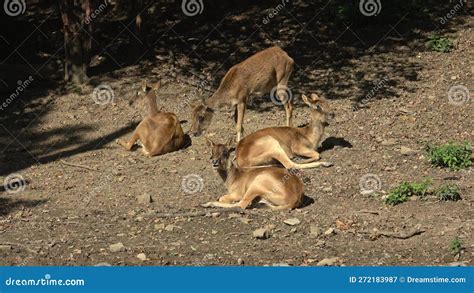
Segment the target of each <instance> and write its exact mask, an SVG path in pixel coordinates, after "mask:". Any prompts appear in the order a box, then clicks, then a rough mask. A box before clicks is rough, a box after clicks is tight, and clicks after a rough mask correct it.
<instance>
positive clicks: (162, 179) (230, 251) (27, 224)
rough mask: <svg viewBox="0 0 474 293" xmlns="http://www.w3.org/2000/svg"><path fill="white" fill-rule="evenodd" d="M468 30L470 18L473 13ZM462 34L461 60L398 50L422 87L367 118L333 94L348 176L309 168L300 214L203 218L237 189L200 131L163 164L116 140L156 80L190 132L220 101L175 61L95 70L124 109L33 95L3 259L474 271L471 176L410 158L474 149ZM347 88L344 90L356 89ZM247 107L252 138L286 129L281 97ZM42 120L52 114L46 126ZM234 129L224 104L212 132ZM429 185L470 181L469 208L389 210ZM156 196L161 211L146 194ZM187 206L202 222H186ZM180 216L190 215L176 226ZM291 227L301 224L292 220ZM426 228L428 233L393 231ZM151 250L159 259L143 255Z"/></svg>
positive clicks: (303, 114)
mask: <svg viewBox="0 0 474 293" xmlns="http://www.w3.org/2000/svg"><path fill="white" fill-rule="evenodd" d="M469 20H470V21H468V22H470V23H472V17H471V18H469ZM455 37H456V42H457V43H456V46H455V48H454V50H453V52H451V53H450V54H443V53H437V52H430V51H424V50H423V51H415V50H409V49H407V48H400V50H399V51H396V50H395V51H391V52H387V53H385V54H384V55H383V58H385V59H386V60H389V61H386V62H387V63H386V64H394V63H396V62H399V65H400V66H401V67H403V65H404V64H405V63H406V64H415V65H416V74H417V78H416V79H413V80H410V79H407V78H405V77H399V76H385V77H384V78H385V79H386V82H387V84H388V85H390V84H391V82H396V83H397V84H398V83H403V84H404V86H403V87H397V86H395V87H390V89H391V90H390V92H387V91H383V90H381V91H380V92H378V93H377V95H378V96H379V98H377V99H371V100H370V101H367V102H366V103H362V104H361V107H360V108H359V109H358V110H356V111H353V109H352V108H353V105H354V104H353V100H352V99H350V98H348V99H331V101H332V102H331V106H332V107H333V109H334V112H335V114H336V118H335V120H334V121H333V123H331V125H330V126H329V127H328V128H327V132H326V134H325V142H323V152H322V153H321V156H322V159H323V160H326V161H330V162H332V163H334V166H332V167H330V168H321V169H310V170H304V171H303V172H302V174H301V177H302V179H303V181H304V183H305V189H306V192H305V195H306V196H307V197H308V198H309V199H310V200H308V201H307V205H306V206H304V207H303V208H301V209H296V210H293V211H284V212H272V211H269V210H265V209H258V210H249V211H247V212H245V213H240V212H232V213H227V212H219V213H213V209H204V208H201V207H200V206H199V205H200V204H202V203H204V202H207V201H209V200H214V199H217V198H218V197H219V196H220V195H223V194H224V193H225V188H224V185H223V182H221V179H220V178H219V177H218V176H217V174H215V173H214V172H213V170H212V168H211V164H210V162H209V157H210V150H209V148H208V147H207V146H206V143H205V139H204V137H197V138H195V137H193V138H192V143H191V145H190V146H188V147H187V148H185V149H183V150H180V151H177V152H174V153H170V154H166V155H163V156H159V157H154V158H146V157H144V156H143V154H142V153H141V152H140V151H139V150H135V151H133V152H126V151H125V150H123V149H121V148H119V147H118V145H116V143H115V139H117V138H119V137H120V138H126V137H128V136H129V135H130V134H131V131H132V130H133V126H135V125H136V123H138V122H139V121H140V119H141V117H142V115H143V113H145V110H144V107H143V105H142V103H137V104H135V105H133V106H129V101H130V100H131V99H134V98H135V96H134V93H135V92H136V90H137V89H138V85H139V83H140V81H141V80H142V79H143V78H144V77H145V76H146V77H147V78H148V79H149V80H151V81H154V80H157V79H159V78H165V77H166V79H167V83H166V84H164V85H163V87H162V89H161V90H160V93H159V95H158V98H157V101H158V104H159V107H161V108H162V109H163V110H165V111H169V112H174V113H176V114H177V115H178V117H179V118H180V119H181V120H183V124H182V126H183V129H184V130H185V131H187V130H188V129H189V127H190V122H189V120H190V118H191V117H190V107H191V104H192V102H193V101H194V99H195V98H196V97H198V96H207V95H208V93H207V92H204V93H203V92H202V91H200V90H198V89H196V87H194V86H192V85H190V84H189V83H188V82H180V80H181V81H184V80H186V77H183V78H181V79H180V78H179V76H177V77H173V78H171V77H169V75H168V73H169V72H170V71H172V66H173V65H172V64H169V63H164V64H162V66H161V67H159V68H155V69H154V70H153V71H150V72H148V73H147V74H146V75H143V74H142V75H140V74H138V72H140V70H141V69H142V68H141V66H140V65H135V66H128V67H126V68H123V69H120V70H116V71H115V72H114V74H113V75H110V74H108V75H107V74H104V75H99V76H96V77H95V80H94V81H95V82H96V83H97V84H99V83H102V84H108V85H109V86H110V87H111V88H112V89H113V91H114V99H113V100H111V101H110V103H106V104H104V105H98V104H96V103H95V102H94V100H93V98H92V92H93V89H94V87H93V86H89V87H87V88H83V89H81V90H80V92H79V93H74V92H72V91H66V92H59V91H46V92H45V93H43V94H42V96H41V98H38V99H36V100H34V102H27V101H26V102H25V104H26V106H25V111H24V112H23V114H22V115H25V116H26V117H27V118H28V119H27V122H24V120H21V121H19V122H18V124H10V125H9V126H8V127H5V126H4V125H3V124H2V128H3V129H2V136H1V139H2V149H3V152H2V153H1V154H0V156H1V162H2V163H1V165H2V166H1V169H2V173H1V174H2V175H3V176H1V177H0V179H1V180H2V181H3V180H4V179H5V178H6V177H7V175H9V174H19V175H21V177H23V178H24V179H25V181H26V182H27V184H25V186H24V188H23V190H21V191H20V192H16V193H9V192H7V190H5V189H6V188H5V187H4V188H3V189H4V190H0V265H14V266H20V265H28V266H32V265H96V264H105V263H106V264H110V265H114V266H116V265H119V266H121V265H242V264H243V265H259V266H260V265H270V266H272V265H292V266H302V265H316V264H317V263H318V262H319V261H321V260H323V259H326V258H335V257H337V259H335V260H333V261H332V262H331V264H333V265H448V264H450V263H453V262H464V264H467V265H474V233H473V226H474V217H473V204H474V185H473V184H474V173H473V168H472V167H471V168H468V169H465V170H461V171H450V170H448V169H440V168H434V167H432V166H431V165H430V164H429V163H428V162H427V159H426V158H425V157H424V155H423V152H422V151H420V152H417V153H414V154H410V155H403V154H401V152H400V148H401V147H402V146H404V147H409V148H411V149H413V150H422V149H423V147H424V146H425V144H426V143H428V142H431V143H445V142H447V141H451V140H454V141H468V142H470V143H471V144H474V128H473V124H472V122H473V121H474V111H473V101H472V99H471V100H470V101H468V102H467V103H464V104H462V105H453V104H452V103H450V102H449V100H448V90H449V88H450V87H451V86H453V85H456V84H464V85H466V86H468V87H470V90H471V96H472V90H474V88H473V78H474V63H472V56H474V46H473V40H474V31H472V28H471V27H469V26H464V27H460V28H459V29H458V30H457V32H456V33H455ZM250 53H251V52H249V53H248V54H250ZM379 57H380V56H379ZM380 58H382V57H380ZM397 60H402V61H397ZM371 61H373V62H374V60H371V57H370V56H365V57H363V58H359V59H353V60H352V62H353V63H354V66H356V67H357V68H358V70H359V71H364V70H365V69H367V70H370V67H371V66H373V65H372V63H371ZM377 61H382V60H381V59H379V60H377ZM387 66H389V65H387ZM227 68H228V67H227ZM315 68H317V65H316V66H315ZM296 70H298V69H296ZM314 74H319V73H318V72H314ZM326 75H329V76H324V74H322V75H321V76H323V77H322V80H321V83H324V82H325V80H327V79H330V78H334V76H335V75H337V72H327V73H326ZM221 76H222V75H219V76H215V77H213V78H215V79H217V80H219V78H220V77H221ZM376 81H377V80H376ZM378 82H379V83H380V82H381V81H380V79H379V80H378ZM343 84H344V83H343V81H341V85H343ZM374 86H375V84H374ZM382 87H385V86H384V85H382ZM290 88H291V89H294V98H295V103H296V108H295V111H294V114H295V122H296V124H297V125H301V124H304V123H306V122H307V121H308V109H307V108H305V106H304V105H303V103H302V101H301V98H300V94H301V93H302V92H306V93H308V92H310V91H309V90H306V88H304V85H303V84H302V83H300V79H296V80H292V81H291V82H290ZM302 88H304V90H302ZM313 89H314V90H315V91H318V92H320V93H323V94H324V91H323V90H319V89H318V88H313ZM337 93H338V94H340V95H344V87H343V86H341V89H340V90H339V91H338V92H337ZM382 96H383V97H382ZM392 96H393V97H392ZM329 98H331V97H329ZM249 108H250V109H249V110H248V111H247V114H246V116H245V124H244V128H245V133H246V134H248V133H251V132H253V131H255V130H258V129H261V128H264V127H269V126H276V125H283V124H284V121H285V116H284V111H283V109H282V108H281V107H278V106H274V105H273V104H272V103H271V102H270V100H269V99H268V98H262V99H256V100H254V101H253V102H252V104H251V105H250V106H249ZM37 109H40V112H41V115H39V114H38V112H37ZM30 110H31V111H30ZM35 115H38V116H40V118H39V119H33V118H35ZM31 121H34V122H31ZM30 122H31V123H30ZM234 129H235V127H234V122H233V118H232V111H231V110H230V109H229V110H226V109H223V110H222V111H219V112H217V114H216V115H215V117H214V120H213V122H212V124H211V126H210V128H209V130H208V132H207V135H208V136H209V137H211V138H212V139H213V140H215V141H219V142H225V141H227V140H228V139H229V138H231V137H233V136H234V135H235V130H234ZM14 137H15V138H14ZM71 164H75V165H77V166H73V165H71ZM84 167H85V168H84ZM367 174H369V176H372V178H375V179H376V180H379V183H380V186H379V187H380V188H379V190H378V191H377V192H376V194H375V195H374V194H372V195H365V194H362V193H361V186H360V185H361V184H360V183H361V181H364V178H367ZM370 174H372V175H370ZM428 178H429V179H431V181H432V185H433V186H435V187H436V186H439V185H441V184H444V183H454V184H456V185H458V186H459V187H460V189H461V192H462V200H460V201H457V202H440V201H438V200H437V199H436V198H434V197H428V198H426V199H421V198H413V199H412V200H410V201H408V202H406V203H402V204H399V205H396V206H388V205H386V204H385V203H384V202H383V200H382V197H383V195H384V194H386V193H387V191H388V190H389V189H390V188H392V187H394V186H396V185H397V184H399V183H400V182H402V181H406V180H409V181H422V180H425V179H428ZM148 196H150V197H151V198H152V202H151V203H144V202H142V201H141V200H140V199H141V198H142V197H145V199H146V198H147V197H148ZM188 212H196V215H189V214H188V215H184V216H179V214H180V213H181V214H183V213H184V214H185V213H188ZM199 212H204V213H203V214H199ZM167 213H175V214H177V216H175V217H164V215H165V214H167ZM290 218H297V219H299V220H300V223H299V224H297V225H294V226H291V225H287V224H285V223H284V221H285V220H287V219H290ZM264 227H265V228H267V229H268V230H269V231H270V232H271V233H270V234H271V236H270V238H268V239H264V240H262V239H256V238H255V237H254V236H253V231H254V230H256V229H258V228H264ZM331 228H332V230H330V229H331ZM413 229H417V231H420V233H419V234H417V235H413V236H412V237H407V238H406V239H400V238H397V237H393V235H395V236H396V235H399V236H400V235H403V234H404V233H409V232H410V231H412V230H413ZM390 233H392V234H390ZM379 234H386V235H385V236H384V235H379ZM377 235H378V236H377ZM390 235H392V236H390ZM455 237H458V238H459V240H460V242H461V243H462V246H463V250H462V251H461V253H460V254H457V255H453V254H452V251H451V249H450V244H451V242H452V241H453V239H454V238H455ZM117 243H122V244H123V246H124V248H119V249H117V250H118V251H112V250H111V249H110V245H112V244H117ZM140 253H144V254H145V255H146V259H145V260H143V259H139V258H138V257H137V255H139V254H140Z"/></svg>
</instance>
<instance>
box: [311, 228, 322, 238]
mask: <svg viewBox="0 0 474 293" xmlns="http://www.w3.org/2000/svg"><path fill="white" fill-rule="evenodd" d="M309 235H310V236H312V237H319V236H320V235H321V229H320V228H319V227H318V226H315V225H311V226H309Z"/></svg>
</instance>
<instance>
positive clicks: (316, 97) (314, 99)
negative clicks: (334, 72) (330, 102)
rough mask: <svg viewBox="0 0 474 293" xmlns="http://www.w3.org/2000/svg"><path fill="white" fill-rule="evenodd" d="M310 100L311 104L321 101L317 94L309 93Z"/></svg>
mask: <svg viewBox="0 0 474 293" xmlns="http://www.w3.org/2000/svg"><path fill="white" fill-rule="evenodd" d="M311 100H313V102H316V101H319V100H321V98H320V97H319V96H318V95H317V94H315V93H311Z"/></svg>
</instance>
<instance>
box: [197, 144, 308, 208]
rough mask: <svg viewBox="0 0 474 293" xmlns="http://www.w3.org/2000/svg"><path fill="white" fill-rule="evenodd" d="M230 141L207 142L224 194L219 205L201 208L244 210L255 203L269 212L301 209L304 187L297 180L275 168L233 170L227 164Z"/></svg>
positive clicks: (291, 174)
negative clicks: (224, 188) (266, 206)
mask: <svg viewBox="0 0 474 293" xmlns="http://www.w3.org/2000/svg"><path fill="white" fill-rule="evenodd" d="M232 141H233V140H230V141H229V143H228V144H227V145H223V144H216V143H214V142H213V141H211V140H210V139H207V144H208V146H210V147H212V157H211V163H212V166H213V168H214V169H215V170H217V172H218V174H219V175H220V177H221V178H222V180H224V182H225V185H226V187H227V190H228V193H227V194H226V195H223V196H221V197H220V198H219V201H214V202H208V203H206V204H203V205H202V206H203V207H224V208H233V207H241V208H242V209H245V208H247V207H249V206H250V205H251V204H252V203H253V202H255V201H256V200H257V199H260V202H261V203H264V204H266V205H268V206H269V207H270V208H271V209H273V210H283V209H294V208H297V207H299V206H300V205H301V203H302V199H303V191H304V185H303V182H302V181H301V179H299V178H298V176H296V175H295V174H294V173H292V172H289V170H287V169H284V168H278V167H265V168H257V169H251V170H240V169H238V168H236V166H235V165H234V164H233V162H231V161H229V155H230V150H229V146H230V144H231V143H232Z"/></svg>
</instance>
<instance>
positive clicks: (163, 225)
mask: <svg viewBox="0 0 474 293" xmlns="http://www.w3.org/2000/svg"><path fill="white" fill-rule="evenodd" d="M164 229H165V224H155V230H164Z"/></svg>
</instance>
